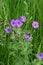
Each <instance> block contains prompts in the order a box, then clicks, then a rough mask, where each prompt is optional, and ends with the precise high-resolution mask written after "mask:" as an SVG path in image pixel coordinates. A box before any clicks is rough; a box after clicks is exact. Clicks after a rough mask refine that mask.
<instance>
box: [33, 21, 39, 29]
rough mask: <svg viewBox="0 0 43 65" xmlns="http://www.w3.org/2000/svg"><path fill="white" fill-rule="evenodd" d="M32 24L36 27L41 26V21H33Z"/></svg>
mask: <svg viewBox="0 0 43 65" xmlns="http://www.w3.org/2000/svg"><path fill="white" fill-rule="evenodd" d="M32 26H33V27H34V28H35V29H36V28H38V27H39V23H38V22H37V21H33V23H32Z"/></svg>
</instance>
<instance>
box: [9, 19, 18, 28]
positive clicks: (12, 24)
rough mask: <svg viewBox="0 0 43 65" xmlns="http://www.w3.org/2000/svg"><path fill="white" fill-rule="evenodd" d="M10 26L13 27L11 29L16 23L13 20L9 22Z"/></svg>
mask: <svg viewBox="0 0 43 65" xmlns="http://www.w3.org/2000/svg"><path fill="white" fill-rule="evenodd" d="M10 24H11V26H13V27H14V26H17V25H16V21H15V20H14V19H12V20H11V22H10Z"/></svg>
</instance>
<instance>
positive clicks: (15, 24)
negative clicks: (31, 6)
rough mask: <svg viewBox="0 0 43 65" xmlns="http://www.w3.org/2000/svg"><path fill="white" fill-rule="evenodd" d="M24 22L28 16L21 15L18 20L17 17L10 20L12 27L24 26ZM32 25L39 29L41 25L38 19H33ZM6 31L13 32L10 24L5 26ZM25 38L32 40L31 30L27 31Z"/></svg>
mask: <svg viewBox="0 0 43 65" xmlns="http://www.w3.org/2000/svg"><path fill="white" fill-rule="evenodd" d="M24 22H26V17H25V16H20V18H19V19H16V20H15V19H12V20H11V22H10V25H11V26H12V27H18V28H20V27H22V25H23V23H24ZM32 27H33V28H35V29H37V28H38V27H39V23H38V22H37V21H33V22H32ZM5 32H6V33H10V32H12V30H11V29H10V27H9V26H7V27H6V28H5ZM25 39H26V40H27V41H30V40H31V36H30V35H29V32H26V36H25Z"/></svg>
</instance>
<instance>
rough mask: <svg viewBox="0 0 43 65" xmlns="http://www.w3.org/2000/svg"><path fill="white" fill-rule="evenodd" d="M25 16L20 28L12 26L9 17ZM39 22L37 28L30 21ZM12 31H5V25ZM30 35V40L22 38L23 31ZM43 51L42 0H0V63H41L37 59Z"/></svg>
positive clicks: (28, 64) (39, 64)
mask: <svg viewBox="0 0 43 65" xmlns="http://www.w3.org/2000/svg"><path fill="white" fill-rule="evenodd" d="M21 15H24V16H26V22H25V23H24V24H23V26H22V28H20V29H18V28H12V27H11V26H10V21H11V19H18V18H19V17H20V16H21ZM34 20H36V21H38V22H39V25H40V27H39V28H38V29H36V30H35V29H33V28H32V22H33V21H34ZM7 25H8V26H10V27H11V29H12V30H13V31H14V32H12V33H11V34H6V33H5V31H4V30H5V27H6V26H7ZM26 31H28V32H30V34H31V35H32V37H33V39H32V40H31V42H27V41H26V40H25V39H24V36H25V35H26V34H25V32H26ZM40 52H41V53H43V0H0V65H43V60H39V59H37V54H38V53H40Z"/></svg>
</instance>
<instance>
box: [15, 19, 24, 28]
mask: <svg viewBox="0 0 43 65" xmlns="http://www.w3.org/2000/svg"><path fill="white" fill-rule="evenodd" d="M16 25H17V27H21V26H22V25H23V23H22V22H21V21H20V20H19V19H17V20H16Z"/></svg>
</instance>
